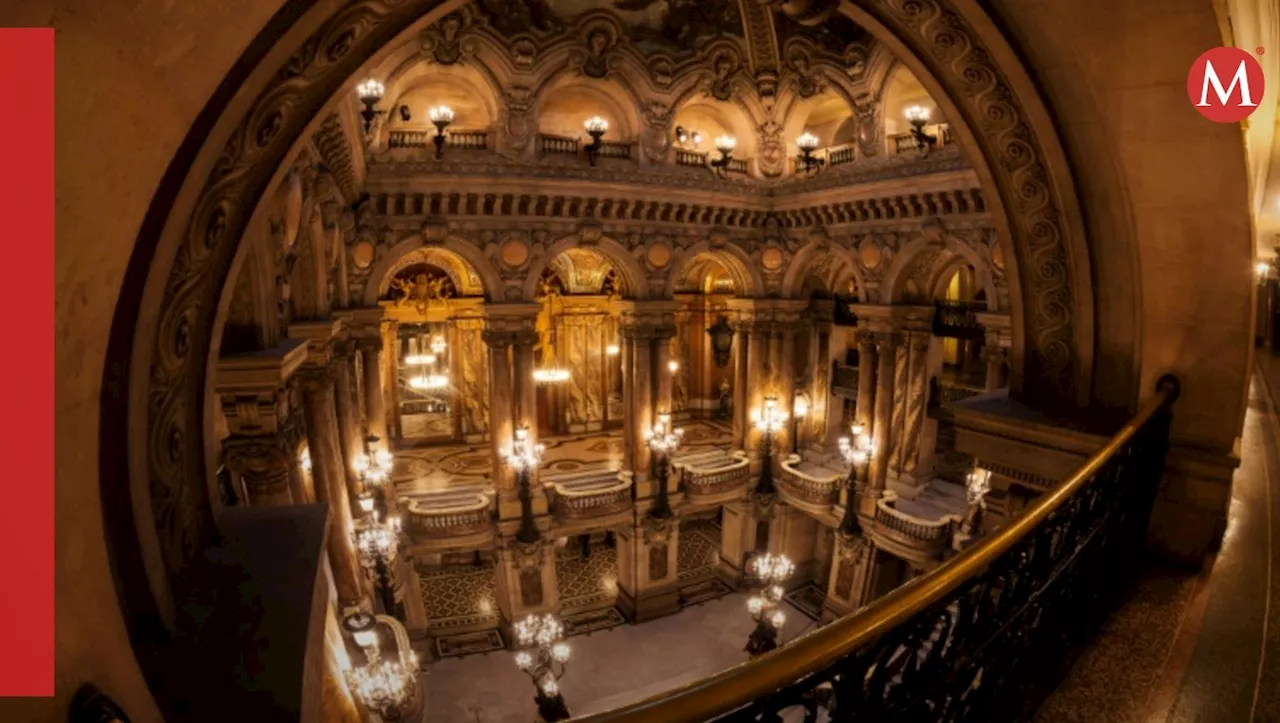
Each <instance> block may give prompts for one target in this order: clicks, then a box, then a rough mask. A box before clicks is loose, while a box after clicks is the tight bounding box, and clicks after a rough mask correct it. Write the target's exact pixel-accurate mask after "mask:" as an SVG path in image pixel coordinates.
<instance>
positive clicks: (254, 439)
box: [222, 425, 299, 497]
mask: <svg viewBox="0 0 1280 723" xmlns="http://www.w3.org/2000/svg"><path fill="white" fill-rule="evenodd" d="M294 426H296V425H294ZM298 441H299V438H298V435H297V434H295V433H294V432H292V431H290V432H289V433H286V434H280V435H272V436H244V435H234V434H233V435H232V436H230V437H227V438H226V439H224V440H223V441H222V449H223V459H224V460H225V461H226V465H227V468H228V469H230V470H231V471H232V472H235V473H236V474H238V475H240V477H241V478H243V479H244V482H245V486H246V487H248V488H249V491H250V497H271V496H274V495H278V494H281V493H284V492H287V491H288V490H289V474H290V472H291V470H292V469H293V466H294V465H295V464H297V462H298V459H297V447H298Z"/></svg>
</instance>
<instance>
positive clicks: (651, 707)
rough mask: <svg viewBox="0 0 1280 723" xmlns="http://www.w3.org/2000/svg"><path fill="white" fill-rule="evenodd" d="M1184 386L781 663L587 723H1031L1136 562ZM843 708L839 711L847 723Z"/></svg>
mask: <svg viewBox="0 0 1280 723" xmlns="http://www.w3.org/2000/svg"><path fill="white" fill-rule="evenodd" d="M1177 389H1178V385H1177V381H1176V380H1174V379H1173V378H1172V377H1165V378H1163V379H1161V381H1160V385H1159V388H1158V390H1157V392H1156V394H1155V395H1154V396H1152V397H1151V398H1150V399H1148V400H1147V401H1146V402H1144V403H1143V404H1142V406H1141V407H1140V408H1139V410H1138V413H1137V415H1136V416H1135V417H1134V418H1133V419H1131V420H1130V421H1129V423H1128V424H1126V425H1124V427H1123V428H1121V429H1120V431H1119V432H1117V433H1116V434H1115V436H1113V437H1111V439H1110V440H1108V441H1107V443H1106V444H1105V445H1104V446H1103V447H1102V449H1100V450H1098V451H1097V452H1096V453H1095V454H1094V455H1093V456H1091V457H1090V458H1089V460H1088V461H1087V462H1085V464H1084V466H1082V467H1081V468H1080V469H1078V470H1077V471H1076V472H1075V473H1074V474H1072V475H1071V476H1070V477H1068V478H1067V479H1066V480H1064V481H1063V482H1062V483H1061V484H1060V485H1058V486H1057V487H1055V488H1054V489H1053V490H1051V491H1049V492H1047V493H1045V494H1044V495H1043V496H1041V497H1040V498H1039V499H1038V500H1036V501H1035V502H1034V503H1033V504H1032V505H1030V506H1029V507H1027V508H1026V509H1025V510H1024V511H1023V512H1022V514H1021V515H1020V516H1018V517H1016V518H1014V519H1013V520H1011V521H1010V522H1009V523H1008V524H1007V525H1006V526H1005V527H1004V528H1002V529H1001V530H1000V531H999V532H997V533H994V534H991V535H988V536H986V537H985V538H983V539H980V540H979V541H977V542H976V543H975V544H973V545H972V546H971V547H969V548H968V549H966V550H965V551H964V552H962V553H961V554H959V555H957V556H956V557H954V558H952V559H951V560H949V561H947V562H946V563H943V564H942V565H941V566H939V567H938V568H936V569H934V570H933V571H931V572H929V573H927V574H925V575H923V576H921V577H919V578H916V579H915V580H913V581H912V582H910V583H908V584H906V585H904V586H902V587H900V588H898V589H897V590H894V591H893V592H891V593H889V594H888V595H886V596H884V597H882V598H880V599H879V600H876V601H875V602H873V603H871V604H870V605H868V606H866V607H864V608H862V609H861V610H859V611H857V612H856V613H854V614H852V615H848V616H846V617H844V618H841V619H839V620H836V621H835V622H833V623H831V624H829V625H827V626H825V627H823V628H820V629H818V630H815V631H812V632H810V633H808V634H806V635H803V636H801V637H799V638H797V639H796V640H794V641H791V642H789V643H787V644H785V645H783V646H782V647H780V648H778V649H777V650H774V651H772V652H769V653H766V654H764V655H761V656H759V657H756V658H754V659H752V660H751V661H749V662H746V663H742V664H740V665H737V666H735V667H733V668H730V669H728V670H726V671H724V672H721V673H719V674H717V675H714V676H711V677H709V678H705V679H702V680H698V681H694V682H692V683H689V684H687V685H685V686H683V687H681V688H678V689H676V690H673V691H667V692H664V693H661V694H658V695H655V696H653V697H650V698H647V699H645V700H642V701H640V702H638V703H635V704H632V705H628V706H626V707H623V708H619V709H616V710H612V711H608V712H605V713H600V714H597V715H592V716H587V717H585V718H581V719H579V720H580V721H582V722H583V723H585V722H587V721H590V722H591V723H606V722H607V723H624V722H625V723H642V722H644V723H648V722H649V721H663V723H694V722H695V721H709V720H715V721H735V722H739V721H741V722H745V721H776V720H781V719H785V720H799V719H800V718H801V714H802V713H803V718H804V720H810V721H812V720H817V719H819V710H818V709H819V708H820V707H822V708H826V709H827V710H826V715H827V717H828V718H829V719H830V720H841V721H938V720H945V721H1000V722H1003V721H1014V720H1027V719H1029V718H1030V717H1031V716H1030V714H1031V713H1033V712H1034V710H1035V708H1036V707H1037V705H1038V702H1039V698H1038V696H1039V695H1043V692H1044V691H1046V690H1048V689H1049V688H1051V687H1052V686H1053V685H1054V684H1055V683H1056V681H1057V676H1059V675H1061V673H1062V671H1063V670H1065V669H1066V667H1067V666H1065V665H1064V662H1069V661H1070V659H1071V657H1072V655H1073V652H1074V651H1076V650H1078V649H1079V647H1078V646H1079V641H1080V639H1081V638H1082V637H1084V636H1087V635H1088V634H1090V633H1091V632H1093V631H1096V630H1097V628H1098V626H1099V624H1100V623H1101V621H1102V620H1103V619H1104V618H1105V617H1106V615H1107V613H1108V612H1109V611H1110V609H1111V607H1112V605H1113V604H1114V601H1115V597H1116V595H1117V593H1118V592H1120V590H1121V588H1122V586H1121V585H1119V584H1117V583H1118V581H1123V580H1127V579H1130V578H1131V576H1132V575H1133V572H1134V570H1135V569H1136V567H1137V564H1138V562H1139V560H1140V559H1141V558H1140V555H1141V552H1142V549H1143V543H1144V541H1145V537H1146V532H1147V524H1148V521H1149V519H1150V513H1151V506H1152V504H1153V502H1154V501H1155V496H1156V492H1157V490H1158V488H1159V482H1160V478H1161V476H1162V473H1163V469H1164V457H1165V451H1166V449H1167V446H1168V437H1169V419H1170V415H1171V407H1172V404H1173V402H1174V400H1175V399H1176V398H1177V395H1178V391H1177ZM835 711H838V713H837V712H835Z"/></svg>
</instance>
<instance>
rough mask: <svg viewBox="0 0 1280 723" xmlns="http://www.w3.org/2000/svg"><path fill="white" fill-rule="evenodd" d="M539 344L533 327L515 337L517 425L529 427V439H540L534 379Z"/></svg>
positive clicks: (514, 386) (514, 387)
mask: <svg viewBox="0 0 1280 723" xmlns="http://www.w3.org/2000/svg"><path fill="white" fill-rule="evenodd" d="M537 344H538V333H537V332H536V331H534V330H533V329H524V330H521V331H519V332H517V333H516V335H515V337H514V349H515V350H514V352H513V354H512V362H513V363H512V366H513V367H514V369H515V374H514V382H513V385H512V386H513V393H514V395H515V403H516V406H515V425H516V426H517V427H519V426H522V425H523V426H525V427H527V428H528V429H529V440H530V441H531V442H536V441H537V439H538V388H537V384H536V382H534V380H533V369H534V350H535V348H536V346H537Z"/></svg>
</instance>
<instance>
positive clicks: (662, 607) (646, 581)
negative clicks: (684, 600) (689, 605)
mask: <svg viewBox="0 0 1280 723" xmlns="http://www.w3.org/2000/svg"><path fill="white" fill-rule="evenodd" d="M617 544H618V548H617V549H618V603H617V604H618V608H619V609H620V610H622V614H623V615H625V616H626V617H627V619H628V620H631V621H632V622H643V621H645V620H652V619H654V618H659V617H662V616H664V615H670V614H672V613H675V612H678V611H679V610H680V576H679V574H678V570H677V562H676V559H677V551H678V549H679V545H680V525H679V521H678V520H677V519H676V518H674V517H672V518H667V519H654V518H651V517H650V518H644V519H643V520H642V521H641V522H640V523H639V524H636V525H634V526H633V527H630V528H626V529H622V530H619V531H618V534H617Z"/></svg>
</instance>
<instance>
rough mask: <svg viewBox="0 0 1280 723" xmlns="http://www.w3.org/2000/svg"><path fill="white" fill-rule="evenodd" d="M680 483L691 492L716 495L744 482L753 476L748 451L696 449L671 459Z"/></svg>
mask: <svg viewBox="0 0 1280 723" xmlns="http://www.w3.org/2000/svg"><path fill="white" fill-rule="evenodd" d="M671 468H672V470H673V471H674V474H676V475H677V476H678V479H679V480H680V486H681V488H683V489H684V490H685V492H686V493H688V494H689V495H691V496H694V497H697V496H700V495H714V494H720V493H723V492H728V491H730V490H733V489H735V488H737V487H739V486H742V485H745V484H746V483H747V481H748V480H749V479H750V477H751V463H750V461H748V459H747V453H746V452H743V451H741V450H738V451H736V452H733V453H729V452H726V451H724V450H720V449H717V450H711V451H707V452H694V453H691V454H685V455H681V456H679V457H676V458H675V459H673V460H672V461H671Z"/></svg>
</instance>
